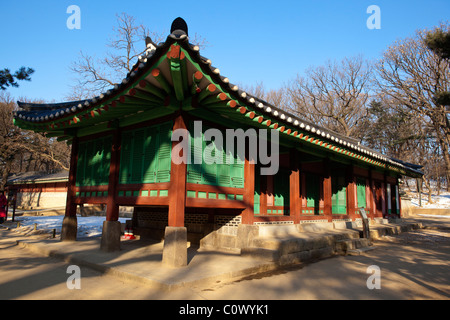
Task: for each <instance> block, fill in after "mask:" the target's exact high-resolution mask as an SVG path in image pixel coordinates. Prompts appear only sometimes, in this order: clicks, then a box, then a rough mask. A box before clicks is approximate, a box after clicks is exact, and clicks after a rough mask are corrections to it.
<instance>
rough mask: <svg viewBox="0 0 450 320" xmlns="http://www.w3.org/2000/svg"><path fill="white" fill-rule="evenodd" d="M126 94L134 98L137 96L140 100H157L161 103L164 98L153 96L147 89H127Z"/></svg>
mask: <svg viewBox="0 0 450 320" xmlns="http://www.w3.org/2000/svg"><path fill="white" fill-rule="evenodd" d="M128 94H129V95H130V96H131V97H135V98H138V99H141V100H146V101H151V102H156V103H158V102H159V103H161V102H162V101H163V100H164V98H160V97H158V96H155V95H153V94H151V93H149V92H147V91H143V90H139V89H137V88H133V89H130V91H128Z"/></svg>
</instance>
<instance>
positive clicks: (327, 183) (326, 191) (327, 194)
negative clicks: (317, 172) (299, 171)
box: [323, 159, 333, 222]
mask: <svg viewBox="0 0 450 320" xmlns="http://www.w3.org/2000/svg"><path fill="white" fill-rule="evenodd" d="M332 196H333V191H332V187H331V169H330V161H329V160H328V159H325V160H324V178H323V213H324V215H325V216H327V217H328V222H332V221H333V217H332V214H333V213H332V201H331V197H332Z"/></svg>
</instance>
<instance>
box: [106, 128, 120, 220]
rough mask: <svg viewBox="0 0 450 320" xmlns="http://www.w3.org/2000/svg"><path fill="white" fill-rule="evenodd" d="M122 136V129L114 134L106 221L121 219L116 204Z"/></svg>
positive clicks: (116, 130)
mask: <svg viewBox="0 0 450 320" xmlns="http://www.w3.org/2000/svg"><path fill="white" fill-rule="evenodd" d="M120 149H121V134H120V129H118V128H117V129H115V130H114V132H113V138H112V145H111V162H110V165H109V180H108V198H107V199H106V221H117V220H118V219H119V205H118V204H117V203H116V197H117V186H118V184H119V169H120Z"/></svg>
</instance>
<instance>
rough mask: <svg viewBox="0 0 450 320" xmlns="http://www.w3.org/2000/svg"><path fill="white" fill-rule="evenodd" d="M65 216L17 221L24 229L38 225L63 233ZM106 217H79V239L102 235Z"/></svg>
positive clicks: (122, 220) (29, 217)
mask: <svg viewBox="0 0 450 320" xmlns="http://www.w3.org/2000/svg"><path fill="white" fill-rule="evenodd" d="M63 219H64V216H63V215H61V216H21V217H16V219H15V221H18V222H20V225H21V226H23V227H33V226H34V224H35V223H36V225H37V229H38V230H47V231H48V232H51V231H52V230H53V229H56V233H61V227H62V221H63ZM105 220H106V217H103V216H91V217H81V216H77V222H78V229H77V231H78V232H77V237H80V238H82V237H83V238H84V237H98V236H101V235H102V228H103V221H105ZM126 220H129V218H119V221H120V222H121V223H125V221H126Z"/></svg>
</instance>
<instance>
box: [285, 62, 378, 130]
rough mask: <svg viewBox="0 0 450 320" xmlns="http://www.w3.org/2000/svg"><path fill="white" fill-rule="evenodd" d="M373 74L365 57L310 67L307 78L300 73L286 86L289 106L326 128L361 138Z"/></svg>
mask: <svg viewBox="0 0 450 320" xmlns="http://www.w3.org/2000/svg"><path fill="white" fill-rule="evenodd" d="M371 75H372V68H371V65H370V64H369V63H368V62H367V61H366V60H364V59H363V58H362V56H356V57H352V58H344V59H343V60H342V61H340V62H328V63H327V64H326V65H324V66H319V67H316V68H309V69H308V70H307V71H306V77H300V76H297V78H296V79H295V80H293V81H291V82H290V84H288V86H287V87H286V92H287V95H288V99H289V107H290V109H291V110H292V111H293V112H295V113H297V114H299V115H300V116H301V117H303V118H306V119H309V120H310V121H313V122H315V123H317V124H319V125H321V126H323V127H325V128H327V129H330V130H333V131H336V132H338V133H341V134H343V135H345V136H352V137H354V138H361V136H362V132H361V131H360V126H359V124H360V123H361V121H362V120H363V119H364V118H365V117H366V116H367V109H366V103H367V102H368V100H369V97H370V95H369V92H370V80H371Z"/></svg>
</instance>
